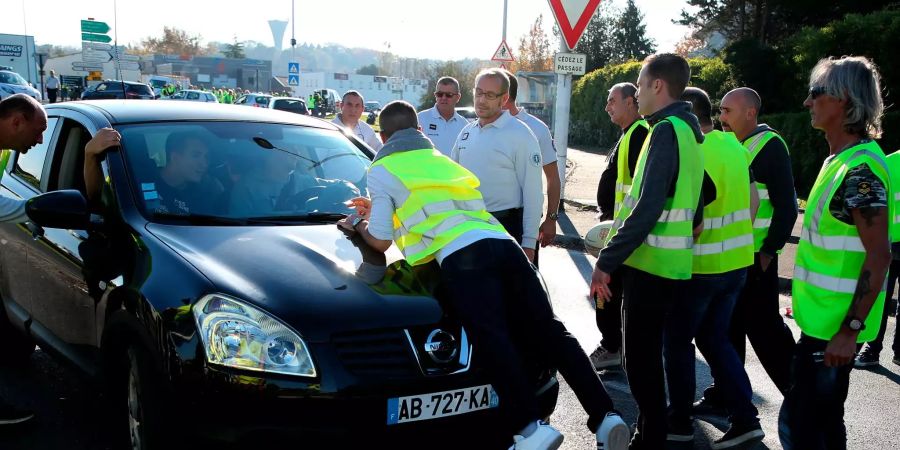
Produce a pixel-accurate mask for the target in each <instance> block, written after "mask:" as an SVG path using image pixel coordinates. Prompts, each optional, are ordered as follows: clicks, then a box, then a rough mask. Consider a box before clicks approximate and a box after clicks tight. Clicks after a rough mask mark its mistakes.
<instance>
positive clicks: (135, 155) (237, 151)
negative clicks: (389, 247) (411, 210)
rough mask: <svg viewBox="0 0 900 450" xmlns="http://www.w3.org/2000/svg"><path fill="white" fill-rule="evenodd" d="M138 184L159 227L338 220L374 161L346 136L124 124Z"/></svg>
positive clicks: (230, 126)
mask: <svg viewBox="0 0 900 450" xmlns="http://www.w3.org/2000/svg"><path fill="white" fill-rule="evenodd" d="M118 130H119V132H120V133H121V135H122V148H123V150H124V152H125V155H126V160H127V163H128V167H129V174H130V176H131V186H132V189H133V190H134V193H135V197H136V198H137V199H139V203H140V206H141V209H142V212H143V213H144V215H145V216H146V217H147V218H148V219H150V220H153V221H167V222H168V221H173V220H175V221H182V222H183V221H188V222H189V223H197V222H198V221H199V222H202V223H207V224H211V225H235V224H248V223H267V224H281V223H296V222H322V221H336V220H338V219H340V217H341V216H340V215H343V214H347V213H349V212H350V210H349V209H348V208H347V207H346V206H345V204H344V203H345V202H346V201H347V200H350V199H351V198H354V197H357V196H359V195H361V194H365V192H366V170H367V168H368V166H369V163H370V160H369V157H368V156H367V155H366V154H365V153H363V151H362V150H360V148H358V147H357V146H356V145H354V144H353V142H352V141H351V140H349V139H348V138H347V137H346V136H344V135H343V134H342V133H340V132H339V131H335V130H323V129H317V128H310V127H303V126H298V125H288V124H267V123H250V122H183V123H178V122H175V123H173V122H165V123H152V124H136V125H123V126H120V127H119V128H118Z"/></svg>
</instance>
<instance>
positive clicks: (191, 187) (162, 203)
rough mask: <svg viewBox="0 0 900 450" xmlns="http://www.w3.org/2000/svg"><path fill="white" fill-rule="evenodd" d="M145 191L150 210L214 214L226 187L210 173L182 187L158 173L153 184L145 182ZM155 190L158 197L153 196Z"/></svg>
mask: <svg viewBox="0 0 900 450" xmlns="http://www.w3.org/2000/svg"><path fill="white" fill-rule="evenodd" d="M148 188H149V189H148ZM143 191H144V199H145V201H146V204H147V210H148V211H149V212H156V213H166V214H179V215H188V214H214V213H215V209H216V205H217V204H218V197H219V195H221V194H222V192H223V191H224V189H223V188H222V184H221V183H219V182H218V181H216V180H215V179H214V178H212V177H210V176H208V175H207V176H205V177H203V180H202V181H200V182H199V183H191V182H189V183H187V184H185V186H184V187H182V188H180V189H179V188H175V187H172V186H170V185H169V184H168V183H166V182H165V181H163V179H162V177H161V176H159V175H157V177H156V179H155V180H154V181H153V182H152V186H150V185H148V183H144V184H143ZM153 192H155V194H156V195H155V197H156V198H153V197H154V195H153V194H152V193H153Z"/></svg>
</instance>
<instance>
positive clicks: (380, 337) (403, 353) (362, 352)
mask: <svg viewBox="0 0 900 450" xmlns="http://www.w3.org/2000/svg"><path fill="white" fill-rule="evenodd" d="M332 341H333V343H334V346H335V348H336V349H337V354H338V357H339V358H340V360H341V363H342V364H343V365H344V367H346V368H347V370H348V371H350V372H351V373H353V374H354V375H357V376H360V377H366V378H372V377H376V378H382V379H384V378H388V379H390V378H412V377H415V376H417V375H419V374H420V372H419V368H418V366H417V364H416V361H415V357H414V356H413V355H412V353H411V349H410V347H409V342H408V341H407V339H406V336H405V335H404V333H403V330H366V331H358V332H349V333H339V334H335V335H334V336H332Z"/></svg>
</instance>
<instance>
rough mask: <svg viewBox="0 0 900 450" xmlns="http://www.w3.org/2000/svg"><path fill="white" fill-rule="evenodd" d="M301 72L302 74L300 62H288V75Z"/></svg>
mask: <svg viewBox="0 0 900 450" xmlns="http://www.w3.org/2000/svg"><path fill="white" fill-rule="evenodd" d="M299 74H300V63H298V62H289V63H288V75H299Z"/></svg>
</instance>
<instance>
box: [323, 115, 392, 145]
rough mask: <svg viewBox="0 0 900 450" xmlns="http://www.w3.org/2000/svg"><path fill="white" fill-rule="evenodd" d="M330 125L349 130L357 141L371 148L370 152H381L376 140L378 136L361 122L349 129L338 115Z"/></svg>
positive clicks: (378, 142)
mask: <svg viewBox="0 0 900 450" xmlns="http://www.w3.org/2000/svg"><path fill="white" fill-rule="evenodd" d="M331 123H333V124H335V125H337V126H339V127H343V128H345V129H348V130H350V132H351V133H353V134H355V135H356V137H358V138H359V140H361V141H363V142H365V143H366V144H368V145H369V147H372V150H375V153H378V150H381V147H382V146H383V144H382V143H381V139H378V136H376V135H375V130H373V129H372V127H370V126H369V124H367V123H365V122H363V121H362V120H357V121H356V126H355V127H352V128H350V127H347V126H346V125H344V122H341V115H340V114H338V115H337V116H335V118H334V120H332V121H331Z"/></svg>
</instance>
